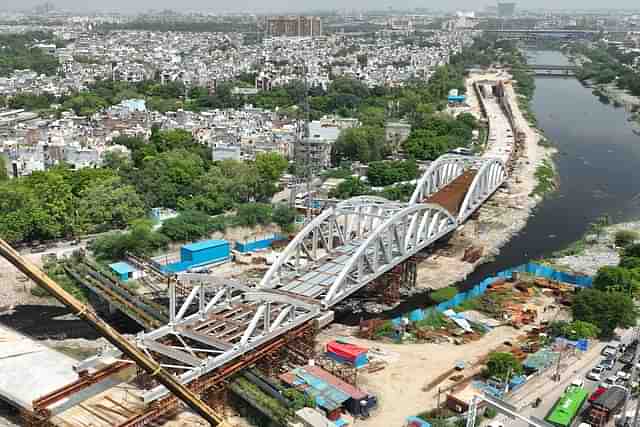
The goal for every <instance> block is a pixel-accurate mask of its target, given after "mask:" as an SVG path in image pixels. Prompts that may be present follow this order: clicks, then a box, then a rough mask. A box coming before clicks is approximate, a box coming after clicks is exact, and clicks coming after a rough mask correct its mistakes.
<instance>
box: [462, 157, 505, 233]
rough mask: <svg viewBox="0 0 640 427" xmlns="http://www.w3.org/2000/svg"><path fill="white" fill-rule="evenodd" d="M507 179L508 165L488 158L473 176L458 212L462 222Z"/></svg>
mask: <svg viewBox="0 0 640 427" xmlns="http://www.w3.org/2000/svg"><path fill="white" fill-rule="evenodd" d="M506 179H507V167H506V165H505V164H504V162H503V161H502V160H500V159H487V160H486V161H485V162H484V163H483V164H482V166H481V167H480V169H479V170H478V173H477V174H476V176H475V177H474V178H473V181H472V182H471V186H469V190H468V191H467V194H466V195H465V198H464V200H463V202H462V205H461V206H460V213H459V214H458V223H460V224H462V223H463V222H464V221H465V220H466V219H467V218H468V217H469V216H470V215H471V214H472V213H473V211H475V209H476V208H477V207H478V206H479V205H481V204H482V203H484V201H485V200H487V199H488V198H489V197H490V196H491V195H492V194H493V193H494V192H495V191H496V190H497V189H498V188H499V187H500V186H501V185H502V184H503V183H504V182H505V180H506Z"/></svg>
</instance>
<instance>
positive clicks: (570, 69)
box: [527, 64, 578, 77]
mask: <svg viewBox="0 0 640 427" xmlns="http://www.w3.org/2000/svg"><path fill="white" fill-rule="evenodd" d="M527 68H528V69H529V70H531V72H532V73H533V74H535V75H537V76H558V77H567V76H575V75H576V73H577V71H578V67H577V66H575V65H545V64H531V65H529V66H528V67H527Z"/></svg>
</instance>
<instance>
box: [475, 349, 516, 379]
mask: <svg viewBox="0 0 640 427" xmlns="http://www.w3.org/2000/svg"><path fill="white" fill-rule="evenodd" d="M521 373H522V363H520V362H519V361H518V359H516V357H515V356H514V355H513V354H511V353H505V352H498V351H494V352H492V353H491V354H489V360H488V361H487V369H486V370H485V371H484V375H485V376H486V377H487V378H499V379H501V380H507V379H508V378H512V377H514V376H516V375H519V374H521Z"/></svg>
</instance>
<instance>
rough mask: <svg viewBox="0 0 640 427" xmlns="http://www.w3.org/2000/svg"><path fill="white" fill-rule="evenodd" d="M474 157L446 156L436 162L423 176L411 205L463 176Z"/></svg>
mask: <svg viewBox="0 0 640 427" xmlns="http://www.w3.org/2000/svg"><path fill="white" fill-rule="evenodd" d="M471 159H473V158H472V157H469V156H458V155H444V156H440V157H438V158H437V159H436V160H434V161H433V162H432V163H431V164H430V165H429V168H428V169H427V170H426V171H425V173H424V174H423V175H422V177H421V178H420V180H419V181H418V183H417V185H416V189H415V190H414V191H413V194H412V195H411V199H410V200H409V204H414V203H420V202H422V200H424V199H426V198H427V197H429V196H431V195H432V194H433V193H436V192H438V190H440V189H441V188H443V187H444V186H446V185H447V184H449V183H450V182H451V181H453V180H454V179H456V178H457V177H459V176H460V175H462V174H463V173H464V171H465V169H466V168H467V167H468V166H469V164H470V163H471Z"/></svg>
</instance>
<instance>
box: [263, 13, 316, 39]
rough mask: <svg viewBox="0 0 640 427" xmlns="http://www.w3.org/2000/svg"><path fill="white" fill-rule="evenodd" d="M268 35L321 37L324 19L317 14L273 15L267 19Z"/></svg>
mask: <svg viewBox="0 0 640 427" xmlns="http://www.w3.org/2000/svg"><path fill="white" fill-rule="evenodd" d="M266 26H267V30H266V33H267V35H268V36H273V37H319V36H321V35H322V19H321V18H319V17H317V16H273V17H269V18H267V20H266Z"/></svg>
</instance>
